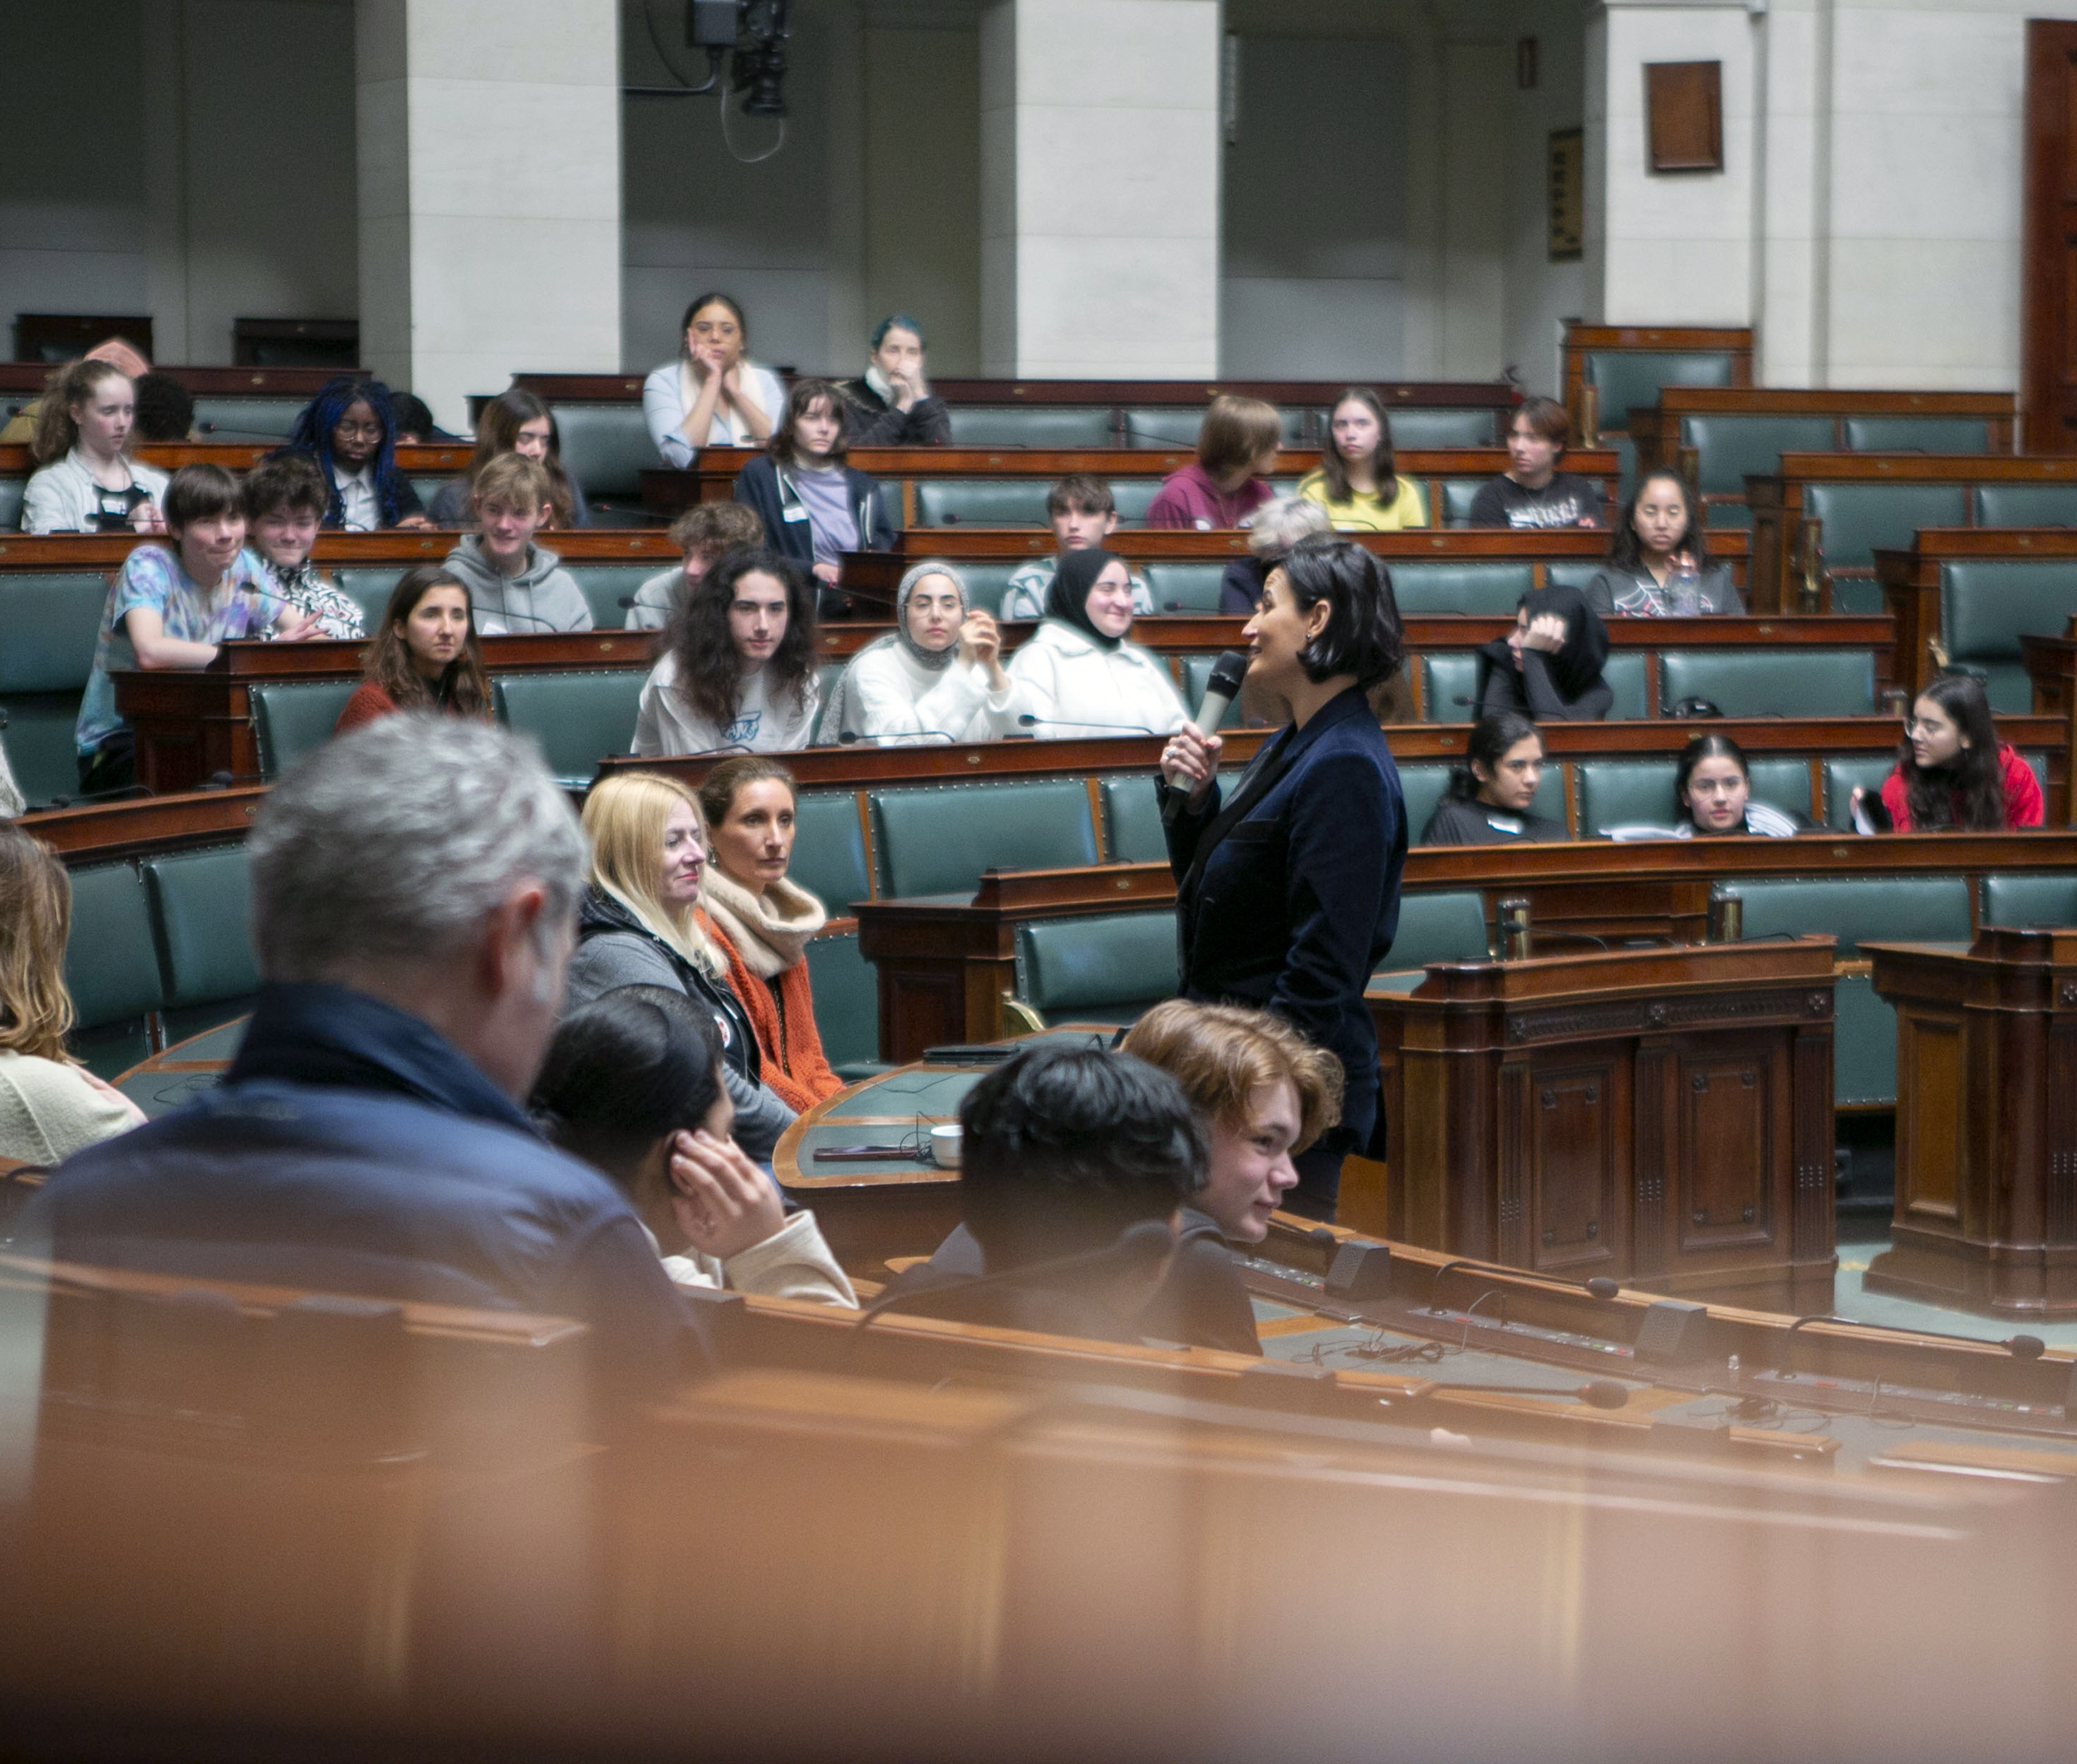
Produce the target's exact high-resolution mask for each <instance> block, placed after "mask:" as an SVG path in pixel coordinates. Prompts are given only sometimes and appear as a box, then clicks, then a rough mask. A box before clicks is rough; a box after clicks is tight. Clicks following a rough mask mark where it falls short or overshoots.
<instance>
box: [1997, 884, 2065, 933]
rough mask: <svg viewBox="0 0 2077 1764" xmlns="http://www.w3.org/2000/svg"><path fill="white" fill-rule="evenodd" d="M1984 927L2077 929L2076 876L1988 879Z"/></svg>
mask: <svg viewBox="0 0 2077 1764" xmlns="http://www.w3.org/2000/svg"><path fill="white" fill-rule="evenodd" d="M1978 922H1979V923H1980V924H1983V925H2016V926H2022V927H2024V926H2029V925H2057V926H2062V925H2077V876H1986V877H1984V878H1983V892H1982V911H1981V914H1980V915H1979V916H1978Z"/></svg>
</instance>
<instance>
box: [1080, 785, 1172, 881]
mask: <svg viewBox="0 0 2077 1764" xmlns="http://www.w3.org/2000/svg"><path fill="white" fill-rule="evenodd" d="M1096 794H1097V808H1098V811H1099V812H1100V813H1102V817H1103V852H1104V855H1105V856H1106V857H1107V858H1108V859H1109V860H1110V861H1111V862H1112V863H1166V862H1168V842H1167V840H1166V838H1163V837H1162V834H1161V799H1160V798H1159V797H1157V796H1156V794H1154V780H1153V779H1151V778H1146V777H1125V778H1105V779H1099V780H1098V781H1097V787H1096Z"/></svg>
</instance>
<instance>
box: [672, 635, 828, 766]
mask: <svg viewBox="0 0 2077 1764" xmlns="http://www.w3.org/2000/svg"><path fill="white" fill-rule="evenodd" d="M768 675H769V670H768V669H766V668H759V669H758V671H756V672H755V673H754V674H752V675H750V676H748V677H747V678H746V679H745V680H744V682H743V695H742V696H741V697H740V698H739V699H738V700H736V707H735V720H734V722H732V723H730V724H729V725H728V727H727V728H725V729H717V728H715V727H714V725H713V724H711V723H710V722H708V721H707V720H706V719H705V717H703V716H701V715H700V714H699V713H698V712H697V711H695V710H694V709H693V708H692V706H691V705H688V704H687V703H686V702H685V699H684V697H683V695H681V694H680V692H679V690H678V658H677V656H675V655H666V656H665V657H664V659H663V660H662V661H659V662H658V663H657V664H656V666H655V667H653V668H651V670H650V672H649V679H648V681H647V682H646V684H645V685H643V687H642V701H641V709H640V710H637V711H636V715H635V751H636V754H639V755H640V756H641V758H642V759H658V758H660V757H661V756H663V755H665V754H711V753H713V752H714V751H715V750H716V749H719V748H724V747H725V748H729V749H735V750H738V751H740V752H744V753H752V754H783V753H788V752H791V751H792V750H793V749H794V748H797V747H805V746H807V745H808V738H809V736H810V735H812V734H813V730H814V727H815V713H816V711H817V710H818V709H820V708H821V705H822V695H821V693H819V692H818V691H817V690H816V689H815V676H814V675H813V674H812V673H811V674H810V675H809V676H808V680H807V681H806V690H805V691H804V692H803V695H802V696H801V698H800V699H799V700H796V699H795V698H794V696H793V694H792V693H791V692H783V693H781V694H780V695H779V699H778V702H777V703H776V704H774V703H773V701H772V700H770V699H769V698H768V697H767V695H766V692H765V686H766V682H767V679H768Z"/></svg>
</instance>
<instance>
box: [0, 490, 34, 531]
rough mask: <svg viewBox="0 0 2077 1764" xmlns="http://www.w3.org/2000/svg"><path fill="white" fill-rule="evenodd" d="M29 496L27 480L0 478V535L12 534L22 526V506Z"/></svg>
mask: <svg viewBox="0 0 2077 1764" xmlns="http://www.w3.org/2000/svg"><path fill="white" fill-rule="evenodd" d="M28 494H29V480H28V479H27V478H14V477H8V478H0V533H12V532H14V531H15V530H16V529H17V528H19V527H20V526H21V524H22V501H23V499H25V498H26V497H27V495H28Z"/></svg>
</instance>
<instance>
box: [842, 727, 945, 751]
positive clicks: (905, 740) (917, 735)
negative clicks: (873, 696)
mask: <svg viewBox="0 0 2077 1764" xmlns="http://www.w3.org/2000/svg"><path fill="white" fill-rule="evenodd" d="M916 741H945V742H949V743H950V744H951V745H952V746H954V747H957V746H958V745H959V744H960V741H959V737H958V736H957V735H947V734H946V733H945V731H944V730H941V729H906V730H902V731H901V733H899V734H897V735H861V734H859V732H858V731H857V730H855V729H847V730H844V731H843V732H842V734H841V735H838V736H837V745H838V746H839V747H884V746H886V745H887V744H890V743H891V744H893V745H895V746H896V747H906V746H907V745H908V744H910V743H911V742H916Z"/></svg>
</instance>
